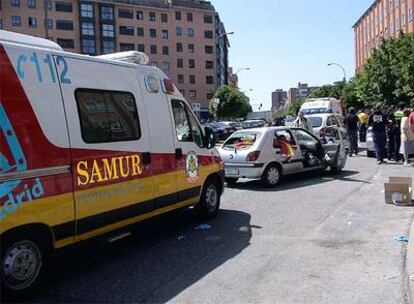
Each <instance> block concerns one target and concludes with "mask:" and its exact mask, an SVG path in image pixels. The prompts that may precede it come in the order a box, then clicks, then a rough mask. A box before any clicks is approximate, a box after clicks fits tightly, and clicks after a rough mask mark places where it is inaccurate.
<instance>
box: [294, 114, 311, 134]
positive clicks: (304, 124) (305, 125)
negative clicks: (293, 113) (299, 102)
mask: <svg viewBox="0 0 414 304" xmlns="http://www.w3.org/2000/svg"><path fill="white" fill-rule="evenodd" d="M293 125H294V126H295V127H298V128H302V129H305V130H308V131H309V132H310V133H312V134H313V127H312V124H311V123H310V121H309V120H308V119H307V118H306V117H305V114H304V113H303V112H302V111H299V113H298V116H297V118H296V119H295V120H294V121H293Z"/></svg>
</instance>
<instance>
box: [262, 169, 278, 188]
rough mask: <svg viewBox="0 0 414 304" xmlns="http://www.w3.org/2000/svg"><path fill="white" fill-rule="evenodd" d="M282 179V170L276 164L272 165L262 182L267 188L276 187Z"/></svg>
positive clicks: (265, 172) (264, 173)
mask: <svg viewBox="0 0 414 304" xmlns="http://www.w3.org/2000/svg"><path fill="white" fill-rule="evenodd" d="M281 178H282V170H281V169H280V168H279V166H277V165H275V164H270V165H269V166H268V167H267V168H266V170H265V171H264V172H263V175H262V182H263V184H264V185H265V186H266V187H275V186H276V185H277V184H279V182H280V179H281Z"/></svg>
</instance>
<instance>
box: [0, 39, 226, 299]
mask: <svg viewBox="0 0 414 304" xmlns="http://www.w3.org/2000/svg"><path fill="white" fill-rule="evenodd" d="M147 62H148V57H147V56H146V55H145V54H143V53H138V52H127V53H117V54H112V55H105V56H100V57H99V56H98V57H91V56H84V55H79V54H72V53H67V52H64V51H63V50H62V49H61V48H60V47H59V46H58V45H57V44H56V43H54V42H51V41H49V40H45V39H40V38H35V37H30V36H26V35H20V34H15V33H11V32H7V31H0V237H1V238H0V242H1V244H0V245H1V265H0V267H1V269H0V278H1V292H2V293H3V295H4V294H5V293H6V294H8V295H10V294H19V293H22V292H25V291H29V290H30V289H33V287H34V286H36V285H37V284H38V282H39V281H40V278H41V277H42V275H43V274H44V273H45V270H46V267H47V266H48V263H49V257H50V256H51V252H53V250H54V249H58V248H62V247H64V246H67V245H71V244H74V243H77V242H80V241H83V240H86V239H90V238H92V237H95V236H98V235H102V234H107V233H108V232H112V233H114V231H122V229H126V227H128V226H129V225H131V224H133V223H136V222H139V221H143V220H145V219H148V218H151V217H154V216H157V215H160V214H163V213H166V212H169V211H172V210H176V209H180V208H184V207H189V206H195V209H196V210H197V211H198V212H199V213H200V214H201V215H202V216H203V217H207V218H208V217H213V216H215V215H216V214H217V212H218V209H219V205H220V197H221V194H222V192H223V163H222V161H221V159H220V156H219V154H218V152H217V151H216V150H215V148H214V141H213V139H211V138H213V137H211V136H209V135H210V134H205V133H204V131H203V130H202V128H201V127H200V124H199V122H198V121H197V119H196V117H195V116H194V113H193V112H192V111H191V108H190V107H189V106H188V104H187V102H186V101H185V100H184V98H183V96H182V95H181V94H180V93H179V91H178V90H177V88H176V87H175V86H174V84H173V83H172V81H171V80H170V79H168V78H167V76H166V75H165V74H164V73H163V72H161V71H160V70H159V69H158V68H156V67H152V66H147V65H145V64H146V63H147ZM206 133H208V131H206ZM121 228H122V229H121ZM120 229H121V230H120ZM124 232H125V231H124Z"/></svg>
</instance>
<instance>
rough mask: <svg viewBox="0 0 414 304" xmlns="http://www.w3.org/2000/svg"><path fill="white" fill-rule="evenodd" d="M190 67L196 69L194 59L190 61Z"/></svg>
mask: <svg viewBox="0 0 414 304" xmlns="http://www.w3.org/2000/svg"><path fill="white" fill-rule="evenodd" d="M188 67H189V68H190V69H194V68H195V60H194V59H188Z"/></svg>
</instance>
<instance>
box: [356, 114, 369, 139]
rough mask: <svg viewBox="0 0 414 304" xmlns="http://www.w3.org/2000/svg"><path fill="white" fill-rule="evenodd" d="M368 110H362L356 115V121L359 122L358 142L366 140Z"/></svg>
mask: <svg viewBox="0 0 414 304" xmlns="http://www.w3.org/2000/svg"><path fill="white" fill-rule="evenodd" d="M368 112H369V111H368V110H367V109H362V110H361V111H360V112H359V114H358V120H359V141H360V142H366V138H367V129H368V119H369V115H368Z"/></svg>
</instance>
